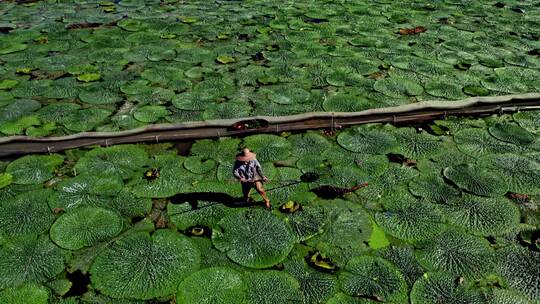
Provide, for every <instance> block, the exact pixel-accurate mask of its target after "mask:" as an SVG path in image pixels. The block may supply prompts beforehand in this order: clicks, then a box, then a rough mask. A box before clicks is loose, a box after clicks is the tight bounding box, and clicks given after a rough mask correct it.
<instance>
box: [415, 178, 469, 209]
mask: <svg viewBox="0 0 540 304" xmlns="http://www.w3.org/2000/svg"><path fill="white" fill-rule="evenodd" d="M409 191H410V192H411V193H412V194H414V195H415V196H419V197H422V198H423V199H425V200H426V201H428V202H431V203H445V202H448V201H450V200H453V199H454V198H455V197H457V196H458V195H459V194H460V191H459V190H458V189H456V188H454V187H452V186H450V185H449V184H447V183H445V181H444V180H443V179H442V177H441V176H439V175H435V174H420V176H418V177H417V178H415V179H413V180H412V181H411V182H409Z"/></svg>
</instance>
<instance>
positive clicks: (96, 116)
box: [63, 108, 112, 132]
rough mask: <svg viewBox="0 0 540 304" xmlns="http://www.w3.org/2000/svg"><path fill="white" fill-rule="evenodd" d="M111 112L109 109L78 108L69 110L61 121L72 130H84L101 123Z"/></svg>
mask: <svg viewBox="0 0 540 304" xmlns="http://www.w3.org/2000/svg"><path fill="white" fill-rule="evenodd" d="M111 114H112V112H111V111H109V110H105V109H98V108H86V109H79V110H77V111H72V112H69V113H68V114H67V115H66V118H65V119H64V121H63V124H64V126H65V127H66V128H67V129H68V130H70V131H73V132H85V131H90V130H92V129H94V128H95V127H97V126H99V125H100V124H103V122H104V121H105V120H106V119H107V117H109V116H110V115H111Z"/></svg>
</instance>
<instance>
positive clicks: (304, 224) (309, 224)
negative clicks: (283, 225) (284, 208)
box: [285, 206, 326, 242]
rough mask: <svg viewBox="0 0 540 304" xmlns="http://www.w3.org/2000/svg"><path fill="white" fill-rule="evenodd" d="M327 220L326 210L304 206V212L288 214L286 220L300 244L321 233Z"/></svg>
mask: <svg viewBox="0 0 540 304" xmlns="http://www.w3.org/2000/svg"><path fill="white" fill-rule="evenodd" d="M325 220H326V216H325V214H324V210H323V209H322V208H319V207H315V206H313V207H312V206H303V207H302V210H298V211H296V212H294V213H292V214H287V215H286V218H285V221H286V222H287V223H288V224H289V225H290V226H291V230H292V232H293V234H294V236H295V239H296V240H297V241H299V242H300V241H305V240H307V239H309V238H311V237H313V236H314V235H317V234H319V233H321V232H322V231H323V226H324V223H325Z"/></svg>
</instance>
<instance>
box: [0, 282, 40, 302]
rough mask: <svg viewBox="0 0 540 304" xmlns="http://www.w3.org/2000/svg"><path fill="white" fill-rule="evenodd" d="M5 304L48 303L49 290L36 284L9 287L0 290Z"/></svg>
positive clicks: (0, 295)
mask: <svg viewBox="0 0 540 304" xmlns="http://www.w3.org/2000/svg"><path fill="white" fill-rule="evenodd" d="M0 303H3V304H48V303H49V291H48V290H47V288H45V287H43V286H41V285H36V284H25V285H22V286H20V287H17V288H13V287H11V288H7V289H5V290H3V291H2V292H0Z"/></svg>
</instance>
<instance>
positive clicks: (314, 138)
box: [288, 131, 332, 156]
mask: <svg viewBox="0 0 540 304" xmlns="http://www.w3.org/2000/svg"><path fill="white" fill-rule="evenodd" d="M288 140H289V142H291V144H292V153H293V154H295V155H299V156H300V155H309V154H314V155H319V154H321V153H322V152H323V151H324V150H326V149H328V148H330V147H331V146H332V144H331V143H330V142H329V141H328V139H326V138H325V137H324V136H322V135H320V134H318V133H315V132H311V131H308V132H306V133H302V134H294V135H291V136H289V138H288Z"/></svg>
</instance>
